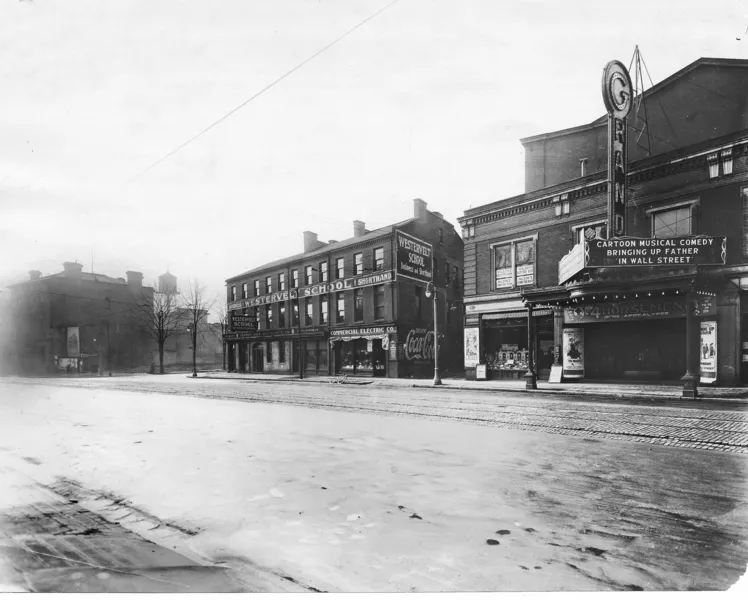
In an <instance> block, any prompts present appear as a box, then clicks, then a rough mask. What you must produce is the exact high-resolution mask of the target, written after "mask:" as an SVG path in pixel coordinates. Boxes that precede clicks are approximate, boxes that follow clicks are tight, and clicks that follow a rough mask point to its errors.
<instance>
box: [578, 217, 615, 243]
mask: <svg viewBox="0 0 748 600" xmlns="http://www.w3.org/2000/svg"><path fill="white" fill-rule="evenodd" d="M572 230H573V231H574V243H575V244H579V243H581V242H583V241H584V240H594V239H600V240H604V239H606V238H607V237H608V222H607V221H596V222H594V223H585V224H584V225H580V226H578V227H572Z"/></svg>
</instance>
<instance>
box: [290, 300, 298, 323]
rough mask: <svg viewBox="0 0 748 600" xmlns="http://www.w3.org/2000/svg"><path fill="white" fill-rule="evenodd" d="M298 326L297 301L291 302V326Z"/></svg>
mask: <svg viewBox="0 0 748 600" xmlns="http://www.w3.org/2000/svg"><path fill="white" fill-rule="evenodd" d="M298 324H299V301H298V300H292V301H291V326H292V327H296V325H298Z"/></svg>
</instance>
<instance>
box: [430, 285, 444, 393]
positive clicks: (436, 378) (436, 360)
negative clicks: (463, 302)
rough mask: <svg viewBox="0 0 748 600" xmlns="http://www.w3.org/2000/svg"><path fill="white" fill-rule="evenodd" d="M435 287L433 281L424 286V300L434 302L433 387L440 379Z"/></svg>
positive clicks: (440, 381)
mask: <svg viewBox="0 0 748 600" xmlns="http://www.w3.org/2000/svg"><path fill="white" fill-rule="evenodd" d="M436 296H437V294H436V286H435V285H434V282H433V281H429V283H428V285H427V286H426V298H432V297H433V300H434V385H441V384H442V378H441V375H440V374H439V319H438V317H439V310H438V303H437V300H436Z"/></svg>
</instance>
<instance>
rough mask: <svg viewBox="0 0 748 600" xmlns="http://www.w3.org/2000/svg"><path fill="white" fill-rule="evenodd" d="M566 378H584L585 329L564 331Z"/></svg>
mask: <svg viewBox="0 0 748 600" xmlns="http://www.w3.org/2000/svg"><path fill="white" fill-rule="evenodd" d="M564 377H565V378H566V379H581V378H582V377H584V329H582V328H576V327H575V328H568V329H564Z"/></svg>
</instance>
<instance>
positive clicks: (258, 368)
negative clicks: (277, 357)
mask: <svg viewBox="0 0 748 600" xmlns="http://www.w3.org/2000/svg"><path fill="white" fill-rule="evenodd" d="M264 370H265V350H264V348H263V343H262V342H257V343H256V344H255V345H254V346H253V348H252V372H253V373H262V372H263V371H264Z"/></svg>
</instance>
